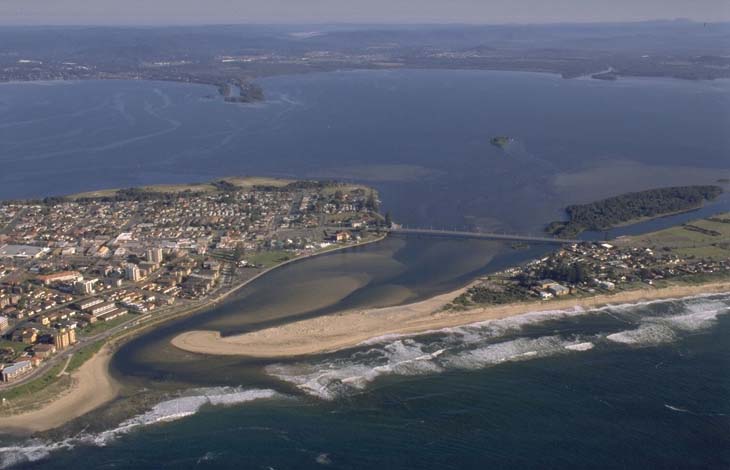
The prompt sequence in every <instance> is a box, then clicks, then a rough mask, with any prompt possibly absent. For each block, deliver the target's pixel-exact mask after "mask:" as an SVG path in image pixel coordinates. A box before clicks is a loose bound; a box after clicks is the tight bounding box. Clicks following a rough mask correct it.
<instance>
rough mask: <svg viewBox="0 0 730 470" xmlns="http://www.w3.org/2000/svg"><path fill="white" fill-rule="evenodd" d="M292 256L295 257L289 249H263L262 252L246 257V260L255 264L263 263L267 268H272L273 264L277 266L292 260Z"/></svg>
mask: <svg viewBox="0 0 730 470" xmlns="http://www.w3.org/2000/svg"><path fill="white" fill-rule="evenodd" d="M291 258H294V255H293V254H292V253H290V252H288V251H283V250H271V251H262V252H260V253H256V254H254V255H252V256H248V257H246V260H247V261H248V262H249V263H253V264H255V265H261V266H263V267H265V268H270V267H271V266H275V265H277V264H279V263H283V262H284V261H287V260H290V259H291Z"/></svg>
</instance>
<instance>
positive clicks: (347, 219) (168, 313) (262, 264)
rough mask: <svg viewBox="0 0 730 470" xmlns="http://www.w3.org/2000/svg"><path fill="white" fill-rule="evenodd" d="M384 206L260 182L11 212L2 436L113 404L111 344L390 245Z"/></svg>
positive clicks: (358, 192)
mask: <svg viewBox="0 0 730 470" xmlns="http://www.w3.org/2000/svg"><path fill="white" fill-rule="evenodd" d="M378 205H379V201H378V196H377V193H376V192H375V191H374V190H372V189H370V188H368V187H365V186H361V185H355V184H343V183H338V182H334V181H294V180H282V179H273V178H252V177H248V178H224V179H219V180H216V181H213V182H210V183H194V184H183V185H157V186H146V187H141V188H129V189H113V190H100V191H93V192H88V193H82V194H76V195H71V196H65V197H49V198H46V199H44V200H33V201H30V200H26V201H5V202H2V203H0V332H1V334H2V338H1V339H0V379H1V380H0V402H1V403H0V426H3V427H4V428H5V429H11V428H12V429H15V428H22V429H28V430H41V429H47V428H49V427H53V426H55V425H57V424H58V423H60V422H63V421H66V420H68V419H70V418H73V417H75V416H79V415H80V414H83V413H85V412H88V411H90V410H91V409H93V408H94V407H96V406H99V405H101V404H103V403H104V402H106V401H108V400H109V399H110V398H113V396H114V395H115V393H116V389H117V385H116V384H115V383H114V382H113V381H112V380H110V379H106V378H104V377H105V374H106V372H105V371H106V359H103V358H108V357H109V356H110V355H111V354H112V352H113V347H112V346H111V344H110V343H117V342H118V340H119V339H120V338H121V337H123V336H124V337H126V336H128V335H129V334H130V332H134V331H135V330H138V329H142V328H147V327H150V326H152V325H156V324H158V323H160V322H162V321H166V320H168V319H170V318H173V317H177V316H180V315H185V314H190V313H193V312H196V311H200V310H202V309H205V308H207V307H209V306H210V305H212V304H213V303H215V302H218V301H220V300H222V299H223V298H225V297H226V296H227V295H229V294H230V293H232V292H234V291H236V290H237V289H239V288H241V287H242V286H244V285H246V284H247V283H249V282H251V281H252V280H254V279H256V278H257V277H258V276H260V275H262V274H263V273H265V272H267V271H268V270H269V269H272V268H273V267H276V266H280V265H282V264H284V263H287V262H290V261H293V260H296V259H300V258H303V257H307V256H313V255H316V254H319V253H322V252H327V251H331V250H334V249H339V248H345V247H350V246H355V245H358V244H363V243H369V242H372V241H377V240H379V239H381V238H382V237H383V236H384V234H381V233H378V227H380V226H382V224H383V221H384V218H383V217H382V216H381V215H380V214H379V213H378ZM99 351H101V352H99ZM90 358H94V359H93V360H92V361H90V362H88V363H87V360H89V359H90ZM99 380H102V382H99ZM93 390H96V392H93V393H91V395H93V397H91V396H90V395H89V393H87V392H89V391H93ZM39 403H44V405H42V406H41V408H40V410H39V409H38V405H39ZM61 409H63V411H61ZM42 410H46V412H44V413H42V412H41V411H42ZM64 417H65V418H64ZM23 423H25V424H23Z"/></svg>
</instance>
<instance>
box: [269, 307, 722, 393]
mask: <svg viewBox="0 0 730 470" xmlns="http://www.w3.org/2000/svg"><path fill="white" fill-rule="evenodd" d="M729 311H730V298H729V297H728V296H727V295H722V296H718V295H714V296H708V295H702V296H697V297H690V298H685V299H670V300H664V301H651V302H642V303H638V304H622V305H615V306H606V307H601V308H597V309H592V310H583V309H579V308H576V309H568V310H555V311H547V312H534V313H527V314H524V315H519V316H515V317H510V318H505V319H499V320H490V321H484V322H480V323H474V324H471V325H466V326H461V327H456V328H445V329H441V330H435V331H429V332H427V333H421V334H408V335H401V336H398V335H387V336H382V337H379V338H374V339H371V340H369V341H367V342H364V343H361V344H360V346H359V348H358V349H357V350H355V351H350V352H343V353H340V354H338V355H333V356H328V357H326V358H324V359H317V360H311V361H302V362H297V363H293V364H292V363H287V364H274V365H270V366H268V367H267V368H266V371H267V373H268V374H270V375H272V376H274V377H276V378H278V379H280V380H283V381H285V382H288V383H290V384H292V385H294V386H296V387H297V388H298V389H300V390H301V391H303V392H304V393H306V394H308V395H311V396H314V397H317V398H321V399H325V400H333V399H336V398H338V397H341V396H345V395H348V394H352V393H357V392H359V391H361V390H363V389H364V388H365V387H366V386H367V385H368V384H369V383H371V382H373V381H374V380H376V379H377V378H378V377H381V376H387V375H399V376H409V375H423V374H434V373H440V372H443V371H447V370H475V369H481V368H485V367H489V366H494V365H498V364H502V363H507V362H517V361H526V360H532V359H537V358H543V357H548V356H555V355H560V354H579V353H583V352H586V351H590V350H593V349H600V348H606V347H621V346H632V347H650V346H656V345H660V344H663V343H668V342H671V341H676V340H677V339H679V338H680V337H681V336H682V335H683V334H686V333H687V332H693V331H698V330H701V329H705V328H708V327H710V326H712V325H713V324H714V323H715V322H716V320H717V317H718V315H720V314H723V313H727V312H729ZM589 314H590V315H589ZM588 319H590V320H594V319H598V320H600V321H599V322H594V324H595V323H598V325H599V326H598V327H595V326H594V327H591V326H590V323H589V322H587V321H586V320H588ZM581 322H583V323H581ZM596 328H599V330H598V331H595V329H596ZM562 331H565V332H566V333H561V332H562ZM576 331H578V332H580V333H576Z"/></svg>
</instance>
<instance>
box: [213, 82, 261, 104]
mask: <svg viewBox="0 0 730 470" xmlns="http://www.w3.org/2000/svg"><path fill="white" fill-rule="evenodd" d="M218 92H219V93H220V95H221V96H223V100H224V101H226V102H227V103H255V102H258V101H263V100H264V90H263V89H262V88H261V87H260V86H259V85H257V84H255V83H252V82H249V81H245V80H233V81H231V82H226V83H223V84H221V85H218Z"/></svg>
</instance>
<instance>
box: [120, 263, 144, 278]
mask: <svg viewBox="0 0 730 470" xmlns="http://www.w3.org/2000/svg"><path fill="white" fill-rule="evenodd" d="M124 274H125V277H126V278H127V279H129V280H130V281H132V282H137V281H139V280H140V279H142V275H141V273H140V271H139V267H138V266H137V265H136V264H128V265H127V267H126V268H124Z"/></svg>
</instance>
